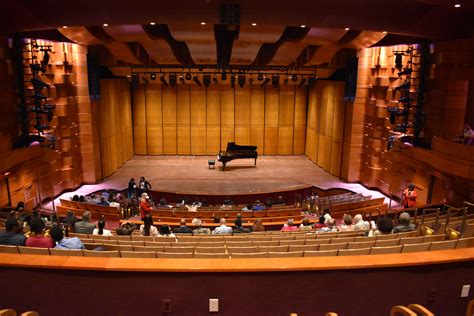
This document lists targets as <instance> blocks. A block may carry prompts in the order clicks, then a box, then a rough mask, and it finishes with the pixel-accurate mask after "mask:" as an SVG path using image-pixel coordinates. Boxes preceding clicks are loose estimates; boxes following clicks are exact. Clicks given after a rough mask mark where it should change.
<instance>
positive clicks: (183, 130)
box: [176, 85, 191, 155]
mask: <svg viewBox="0 0 474 316" xmlns="http://www.w3.org/2000/svg"><path fill="white" fill-rule="evenodd" d="M176 88H177V97H176V104H177V112H176V114H177V116H176V125H177V136H178V155H189V154H191V99H190V98H191V95H190V92H191V91H190V90H191V89H190V86H189V85H178V86H176Z"/></svg>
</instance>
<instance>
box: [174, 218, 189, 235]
mask: <svg viewBox="0 0 474 316" xmlns="http://www.w3.org/2000/svg"><path fill="white" fill-rule="evenodd" d="M173 232H174V233H175V234H192V233H193V230H192V229H191V228H189V227H188V226H187V225H186V219H185V218H182V219H181V220H180V221H179V227H176V228H174V229H173Z"/></svg>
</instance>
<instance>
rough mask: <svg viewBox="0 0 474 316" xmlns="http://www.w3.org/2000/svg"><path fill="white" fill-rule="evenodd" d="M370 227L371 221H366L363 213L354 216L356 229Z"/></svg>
mask: <svg viewBox="0 0 474 316" xmlns="http://www.w3.org/2000/svg"><path fill="white" fill-rule="evenodd" d="M368 229H370V223H369V222H368V221H364V219H363V218H362V215H360V214H357V215H356V216H354V230H368Z"/></svg>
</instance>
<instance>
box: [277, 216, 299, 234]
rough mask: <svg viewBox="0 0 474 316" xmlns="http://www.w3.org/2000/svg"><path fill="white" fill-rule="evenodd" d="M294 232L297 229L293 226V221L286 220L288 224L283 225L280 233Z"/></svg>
mask: <svg viewBox="0 0 474 316" xmlns="http://www.w3.org/2000/svg"><path fill="white" fill-rule="evenodd" d="M295 230H298V227H296V226H295V225H294V224H293V219H291V218H290V219H289V220H288V222H287V223H286V224H285V225H283V228H282V229H281V231H282V232H292V231H295Z"/></svg>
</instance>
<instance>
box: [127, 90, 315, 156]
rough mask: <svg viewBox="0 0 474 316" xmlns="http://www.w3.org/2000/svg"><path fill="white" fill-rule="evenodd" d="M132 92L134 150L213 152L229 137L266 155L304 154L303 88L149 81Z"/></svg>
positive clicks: (140, 151)
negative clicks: (171, 84) (170, 85)
mask: <svg viewBox="0 0 474 316" xmlns="http://www.w3.org/2000/svg"><path fill="white" fill-rule="evenodd" d="M132 93H133V129H134V151H135V154H138V155H175V154H178V155H215V154H217V153H218V152H219V151H220V150H225V148H226V146H227V143H228V142H232V141H235V142H236V143H237V144H242V145H248V144H252V145H256V146H258V148H259V153H260V154H265V155H274V154H278V155H293V154H297V155H300V154H304V153H305V132H306V108H307V100H306V98H307V97H306V96H307V89H306V87H302V88H298V87H296V86H281V87H280V88H278V89H275V88H273V87H272V86H267V87H265V88H262V87H260V86H259V85H248V84H247V85H245V86H244V87H243V88H240V87H238V86H236V87H235V89H233V88H231V86H230V85H227V84H222V85H220V84H219V85H215V84H211V85H210V86H209V87H208V88H205V87H204V86H202V87H199V86H197V85H179V84H178V85H176V86H175V87H173V88H172V87H169V86H164V85H161V84H159V83H154V82H151V83H148V84H145V83H140V84H139V85H138V86H137V87H136V88H135V89H134V90H133V92H132Z"/></svg>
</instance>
